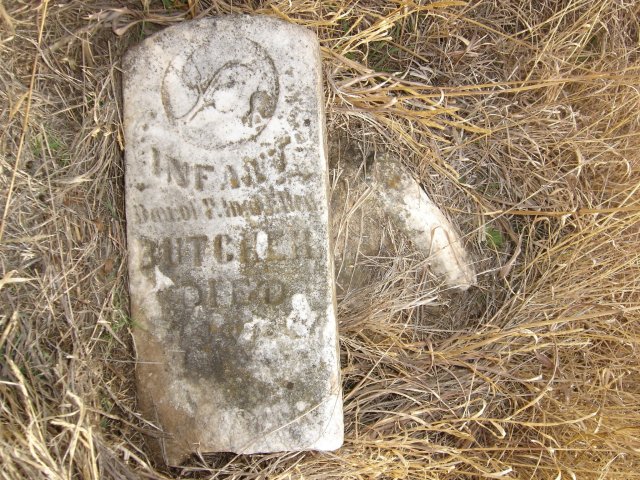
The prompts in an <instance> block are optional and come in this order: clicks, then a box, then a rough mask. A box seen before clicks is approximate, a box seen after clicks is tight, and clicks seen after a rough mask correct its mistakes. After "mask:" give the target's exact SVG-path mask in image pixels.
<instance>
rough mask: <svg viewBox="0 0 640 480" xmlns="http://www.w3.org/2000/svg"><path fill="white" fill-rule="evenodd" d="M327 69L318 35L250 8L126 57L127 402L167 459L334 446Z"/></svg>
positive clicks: (174, 30)
mask: <svg viewBox="0 0 640 480" xmlns="http://www.w3.org/2000/svg"><path fill="white" fill-rule="evenodd" d="M320 68H321V67H320V57H319V47H318V43H317V40H316V38H315V36H314V35H313V34H312V33H311V32H309V31H308V30H306V29H303V28H301V27H297V26H294V25H291V24H288V23H285V22H283V21H280V20H277V19H274V18H269V17H257V16H256V17H249V16H226V17H218V18H213V19H204V20H199V21H194V22H188V23H183V24H181V25H178V26H174V27H170V28H167V29H165V30H164V31H162V32H160V33H157V34H155V35H153V36H152V37H150V38H148V39H146V40H144V41H143V42H142V43H141V44H140V45H139V46H136V47H134V48H133V49H131V50H130V51H129V52H128V54H127V55H126V58H125V61H124V104H125V109H124V125H125V138H126V211H127V233H128V245H129V271H130V292H131V309H132V316H133V322H134V339H135V345H136V352H137V356H138V361H137V365H136V374H137V383H138V398H139V406H140V409H141V411H142V412H143V414H144V415H145V418H146V419H148V420H150V421H152V422H154V423H156V424H157V425H159V426H160V427H161V428H162V434H161V435H160V439H159V441H158V443H157V445H155V447H156V448H157V450H158V453H161V454H162V457H163V458H164V460H165V461H166V462H167V463H169V464H172V465H177V464H179V463H180V462H182V461H183V460H184V459H185V458H186V457H187V456H188V455H189V454H190V453H192V452H195V451H199V452H203V453H205V452H219V451H227V452H236V453H257V452H276V451H295V450H333V449H336V448H338V447H339V446H340V445H341V444H342V438H343V419H342V393H341V385H340V375H339V356H338V344H337V332H336V319H335V313H334V312H335V294H334V283H333V269H332V260H331V255H330V251H329V232H328V199H327V191H328V188H327V185H328V183H327V182H328V180H327V165H326V154H325V133H324V113H323V98H322V86H321V76H320V75H321V70H320Z"/></svg>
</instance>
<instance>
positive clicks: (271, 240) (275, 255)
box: [138, 229, 320, 273]
mask: <svg viewBox="0 0 640 480" xmlns="http://www.w3.org/2000/svg"><path fill="white" fill-rule="evenodd" d="M138 242H140V244H141V246H142V249H141V255H140V258H141V264H140V268H141V269H142V270H143V271H147V272H151V271H152V270H153V269H154V268H155V267H156V266H158V267H159V268H160V270H161V271H162V272H163V273H164V272H166V271H170V270H173V269H175V268H176V267H182V268H191V267H201V266H202V265H203V264H204V262H205V259H207V258H212V259H213V260H215V262H216V263H219V264H225V263H229V262H232V261H238V262H240V263H241V264H242V265H243V266H252V265H255V264H257V263H261V262H262V263H269V262H284V261H290V260H310V259H314V258H320V252H318V251H316V250H315V249H314V248H313V246H312V245H313V242H312V236H311V232H310V231H309V230H308V229H301V230H297V231H291V232H287V233H286V234H285V233H283V232H264V231H262V230H260V231H258V232H257V233H251V234H247V235H242V236H241V237H240V239H239V241H238V242H234V241H233V239H232V238H231V236H229V235H227V234H225V233H220V234H217V235H213V236H207V235H192V236H185V237H165V238H161V239H159V240H155V239H151V238H146V237H141V238H140V239H139V240H138Z"/></svg>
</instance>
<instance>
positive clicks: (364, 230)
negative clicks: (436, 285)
mask: <svg viewBox="0 0 640 480" xmlns="http://www.w3.org/2000/svg"><path fill="white" fill-rule="evenodd" d="M339 171H340V176H339V178H338V179H337V180H336V181H335V183H334V185H333V194H332V201H331V204H332V208H331V210H332V225H333V231H334V236H335V249H334V253H335V261H336V279H337V287H338V291H339V292H340V293H344V292H345V291H347V290H356V289H358V288H361V287H364V286H366V285H367V284H368V283H369V282H370V277H371V275H372V273H373V272H372V271H371V270H372V269H371V268H369V267H368V266H367V262H366V259H367V257H376V256H378V255H385V253H384V252H385V251H393V248H392V245H391V240H390V238H389V237H388V236H385V235H383V229H384V227H385V226H386V225H387V224H388V223H390V226H391V229H392V230H393V231H394V232H395V233H396V234H397V233H400V234H401V235H403V236H404V237H405V238H406V239H407V240H409V241H410V242H411V245H412V246H413V249H414V250H415V251H417V252H419V253H420V254H421V255H423V256H424V257H425V259H426V263H427V265H428V267H429V269H430V270H431V272H432V273H434V274H436V276H438V277H440V278H441V279H442V281H443V282H444V283H445V284H446V285H448V286H449V287H451V288H455V289H458V290H466V289H468V288H469V287H470V286H472V285H475V284H476V274H475V270H474V268H473V265H472V263H471V261H470V258H469V255H468V254H467V252H466V250H465V248H464V244H463V241H462V239H461V238H460V235H459V234H458V232H457V230H456V229H455V227H454V226H453V224H452V223H451V222H450V221H449V220H448V219H447V217H446V216H445V215H444V213H443V212H442V211H441V210H440V209H439V208H438V206H437V205H435V204H434V203H433V201H432V200H431V199H430V198H429V196H428V195H427V194H426V192H425V191H424V190H423V189H422V187H421V186H420V184H419V183H418V182H417V181H416V180H415V179H414V178H413V177H412V176H411V174H410V173H409V171H408V170H407V169H406V168H405V167H404V166H403V165H402V164H401V163H400V162H399V161H398V160H397V159H396V158H393V157H391V156H388V155H386V154H381V155H378V157H377V158H376V159H375V160H374V161H373V162H371V164H370V165H368V166H366V168H365V167H364V166H362V165H360V166H356V165H354V164H353V163H351V162H345V163H343V164H341V165H340V168H339Z"/></svg>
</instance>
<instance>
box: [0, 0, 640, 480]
mask: <svg viewBox="0 0 640 480" xmlns="http://www.w3.org/2000/svg"><path fill="white" fill-rule="evenodd" d="M225 13H256V14H264V15H272V16H277V17H280V18H284V19H287V20H289V21H293V22H296V23H298V24H301V25H305V26H307V27H308V28H310V29H312V30H314V31H315V32H316V33H317V34H318V37H319V39H320V42H321V46H322V54H323V62H324V82H325V93H326V98H327V127H328V135H329V138H330V140H331V141H332V142H333V143H338V144H341V145H343V147H344V148H334V149H332V158H330V159H329V160H330V164H331V166H332V174H333V175H334V176H335V175H338V174H339V168H340V164H341V162H345V161H348V162H356V163H358V162H367V161H369V160H370V158H372V156H374V157H375V155H377V154H378V153H380V152H384V153H385V154H393V155H395V156H397V157H399V158H400V159H401V160H402V162H403V163H404V164H405V165H406V167H407V168H408V169H409V170H410V171H411V172H412V175H414V177H415V178H418V179H419V180H420V182H421V184H422V186H423V187H424V188H425V190H426V191H427V192H428V194H429V195H430V196H431V198H432V199H433V200H434V201H435V202H436V203H437V204H438V205H439V206H440V207H441V208H442V209H443V210H444V211H445V213H446V214H447V216H448V217H449V218H450V219H451V220H452V222H453V223H454V224H455V225H456V226H457V228H458V229H459V230H460V231H461V232H462V233H463V235H464V239H465V245H466V247H467V249H468V250H469V252H470V254H471V255H472V257H473V258H474V261H475V267H476V269H477V271H478V273H479V275H478V279H479V283H478V285H477V286H476V287H473V288H471V289H469V290H468V291H466V292H454V291H449V290H447V289H446V288H445V287H443V286H442V285H439V284H438V282H437V280H436V279H434V278H432V277H431V276H429V275H428V273H425V272H424V270H423V269H422V268H421V265H422V262H423V259H421V258H417V257H416V256H412V255H410V254H408V253H407V252H410V249H408V248H407V245H406V244H405V243H406V242H407V239H405V238H402V237H401V236H394V233H393V230H392V229H391V228H389V227H388V226H384V228H385V233H384V234H385V235H390V236H392V240H393V241H392V242H391V244H392V248H390V249H389V250H387V251H384V252H381V254H380V255H379V256H377V257H372V258H370V259H369V262H370V266H371V271H372V272H373V273H372V276H371V281H370V284H369V285H368V286H366V287H365V288H364V289H363V290H359V291H347V292H342V293H341V295H340V298H339V304H338V316H339V328H340V333H341V344H340V347H341V354H342V374H343V386H344V391H345V400H344V408H345V424H346V441H345V445H344V447H343V448H341V449H340V450H339V451H337V452H335V453H333V454H318V453H290V454H280V455H253V456H234V455H228V454H201V455H195V456H194V457H193V458H192V459H191V460H190V461H189V463H188V464H185V466H184V467H183V468H180V469H176V468H174V469H168V468H166V467H163V466H162V465H159V464H155V463H153V461H152V459H151V458H150V457H149V456H148V453H149V451H148V446H147V444H146V442H145V436H144V434H150V435H157V434H158V431H157V429H156V427H155V426H154V425H153V424H151V423H149V422H147V421H145V420H144V419H142V418H141V417H140V415H139V414H138V410H137V404H136V392H135V387H134V384H133V371H134V367H135V354H134V349H133V345H132V341H131V335H130V329H131V327H132V322H131V319H130V316H129V303H128V296H127V270H126V262H125V259H126V238H125V235H124V225H125V224H124V222H125V219H124V209H123V207H124V198H123V149H124V145H123V136H122V122H121V111H122V105H121V91H120V88H121V86H120V82H121V76H120V66H121V58H122V55H123V53H124V52H125V51H126V49H127V48H128V47H129V46H131V45H134V44H135V43H137V42H138V41H139V40H140V39H141V38H144V37H145V36H147V35H149V34H151V33H153V32H154V31H157V30H159V29H161V28H164V27H166V26H168V25H171V24H175V23H177V22H182V21H187V20H189V19H192V18H199V17H202V16H208V15H218V14H225ZM639 16H640V3H639V2H637V1H633V0H565V1H560V0H558V1H556V0H541V1H532V2H522V1H518V0H493V1H469V2H462V1H453V0H452V1H447V0H444V1H434V2H430V3H427V2H412V1H406V2H400V1H397V2H382V1H375V0H362V1H358V2H311V1H304V0H285V1H273V2H258V1H256V2H223V1H221V2H209V1H200V0H185V1H180V0H175V1H174V0H163V1H148V0H147V1H142V2H140V1H134V0H102V1H96V2H83V1H79V0H59V1H40V2H31V1H27V0H8V1H4V2H0V58H2V63H1V64H0V106H1V107H0V125H1V126H2V129H1V131H0V187H1V191H2V196H1V198H2V202H1V203H0V212H1V214H2V223H1V224H0V321H1V322H2V323H1V324H0V355H2V362H1V363H0V396H1V398H2V401H1V402H0V419H1V420H0V421H1V428H0V443H1V446H2V448H1V449H0V456H1V457H0V458H1V462H2V464H3V468H2V472H1V473H0V475H2V477H3V478H11V479H13V478H54V479H67V478H118V479H119V478H178V477H181V478H322V479H325V478H340V479H342V478H363V479H368V478H381V479H382V478H442V479H445V478H446V479H453V478H461V479H462V478H513V479H516V478H517V479H520V478H527V479H528V478H536V479H537V478H549V479H560V478H566V479H571V478H577V479H590V478H594V479H596V478H598V479H600V478H607V479H609V478H612V479H613V478H620V479H631V478H637V477H639V476H640V473H638V472H640V366H639V365H638V348H640V345H639V343H640V323H639V320H640V294H639V291H638V283H639V282H640V254H639V252H640V236H639V229H638V225H640V223H639V220H640V196H639V193H638V190H639V187H640V165H639V160H640V27H639V20H638V18H639Z"/></svg>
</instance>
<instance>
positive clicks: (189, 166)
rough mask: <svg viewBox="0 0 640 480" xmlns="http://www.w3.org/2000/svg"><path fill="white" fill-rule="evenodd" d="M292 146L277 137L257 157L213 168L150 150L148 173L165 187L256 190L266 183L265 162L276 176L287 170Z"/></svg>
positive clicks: (285, 137)
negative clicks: (269, 146)
mask: <svg viewBox="0 0 640 480" xmlns="http://www.w3.org/2000/svg"><path fill="white" fill-rule="evenodd" d="M290 143H291V137H289V136H288V135H285V136H283V137H282V138H280V139H279V140H278V141H277V142H276V143H275V147H274V148H270V149H269V150H267V151H265V152H262V153H260V155H258V156H257V157H256V158H250V157H244V158H243V159H242V165H241V166H239V167H236V166H234V165H229V164H223V165H219V166H213V165H209V164H202V163H190V162H188V161H182V160H180V159H178V158H175V157H173V156H171V155H162V154H161V153H160V151H159V150H158V149H157V148H156V147H151V173H153V175H155V176H156V177H157V178H159V179H161V180H163V181H164V182H165V183H167V184H168V185H177V186H179V187H181V188H185V189H191V188H194V189H195V190H197V191H200V192H201V191H203V190H205V189H208V188H211V187H214V188H219V189H220V190H227V189H236V188H240V187H243V186H244V187H255V186H257V185H261V184H263V183H265V182H266V180H267V175H266V174H265V172H264V170H265V168H264V164H265V162H269V163H271V164H272V165H273V166H274V167H275V169H276V170H277V171H278V172H279V173H283V172H284V171H285V169H286V167H287V160H286V155H285V151H284V149H285V147H287V145H289V144H290Z"/></svg>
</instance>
